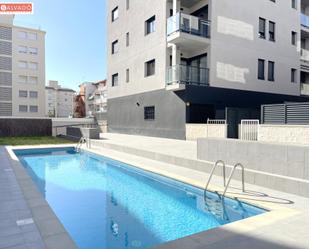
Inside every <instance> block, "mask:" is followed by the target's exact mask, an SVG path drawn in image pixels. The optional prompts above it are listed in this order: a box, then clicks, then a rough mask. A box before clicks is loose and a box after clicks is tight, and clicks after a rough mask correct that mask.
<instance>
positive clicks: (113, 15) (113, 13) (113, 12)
mask: <svg viewBox="0 0 309 249" xmlns="http://www.w3.org/2000/svg"><path fill="white" fill-rule="evenodd" d="M116 11H117V16H116V17H115V13H116ZM118 18H119V8H118V6H116V7H115V8H114V9H113V10H112V22H114V21H116V20H117V19H118Z"/></svg>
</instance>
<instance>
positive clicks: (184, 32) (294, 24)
mask: <svg viewBox="0 0 309 249" xmlns="http://www.w3.org/2000/svg"><path fill="white" fill-rule="evenodd" d="M308 7H309V1H308V0H302V1H300V0H284V1H278V0H259V1H256V0H237V1H231V0H156V1H152V0H144V1H139V0H126V1H120V0H109V1H108V20H107V23H108V84H109V94H108V123H109V131H110V132H121V133H137V134H142V135H150V136H161V137H171V138H180V139H184V138H185V135H186V124H187V123H205V122H206V121H207V119H208V118H210V119H226V120H227V122H228V124H229V131H228V133H229V137H236V136H237V133H238V132H237V126H238V123H239V121H240V119H243V118H259V116H260V105H261V104H268V103H281V102H285V101H306V100H308V98H307V97H306V96H305V95H308V94H309V92H308V90H306V89H307V88H308V86H309V84H306V83H309V81H308V80H307V79H309V78H307V73H308V72H309V71H308V70H307V69H309V68H308V66H306V64H307V63H309V60H304V57H305V54H306V51H305V49H306V45H307V37H308V38H309V32H308V31H309V28H308V27H309V20H308V18H309V17H307V16H306V12H308V13H307V14H308V15H309V8H308ZM307 24H308V25H307ZM307 29H308V30H307ZM308 41H309V40H308ZM301 48H303V49H302V50H301ZM307 48H308V50H309V42H308V47H307ZM301 52H302V53H301ZM301 54H302V55H301ZM308 54H309V53H308ZM308 58H309V57H308Z"/></svg>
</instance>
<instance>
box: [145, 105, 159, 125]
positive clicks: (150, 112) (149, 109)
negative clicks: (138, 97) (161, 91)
mask: <svg viewBox="0 0 309 249" xmlns="http://www.w3.org/2000/svg"><path fill="white" fill-rule="evenodd" d="M155 118H156V109H155V106H145V107H144V120H146V121H154V120H155Z"/></svg>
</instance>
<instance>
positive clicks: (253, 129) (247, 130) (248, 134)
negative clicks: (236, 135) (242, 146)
mask: <svg viewBox="0 0 309 249" xmlns="http://www.w3.org/2000/svg"><path fill="white" fill-rule="evenodd" d="M259 125H260V121H259V120H255V119H251V120H241V125H240V139H241V140H249V141H257V140H258V134H259Z"/></svg>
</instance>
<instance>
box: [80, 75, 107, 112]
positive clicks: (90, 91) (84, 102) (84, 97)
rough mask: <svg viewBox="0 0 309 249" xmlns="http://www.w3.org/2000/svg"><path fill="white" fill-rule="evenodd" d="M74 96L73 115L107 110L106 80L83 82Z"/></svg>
mask: <svg viewBox="0 0 309 249" xmlns="http://www.w3.org/2000/svg"><path fill="white" fill-rule="evenodd" d="M79 88H80V90H79V94H78V95H77V96H76V98H75V114H74V116H75V117H85V116H93V115H94V114H97V113H104V112H107V84H106V80H102V81H99V82H97V83H93V82H84V83H82V84H81V85H80V86H79Z"/></svg>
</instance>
